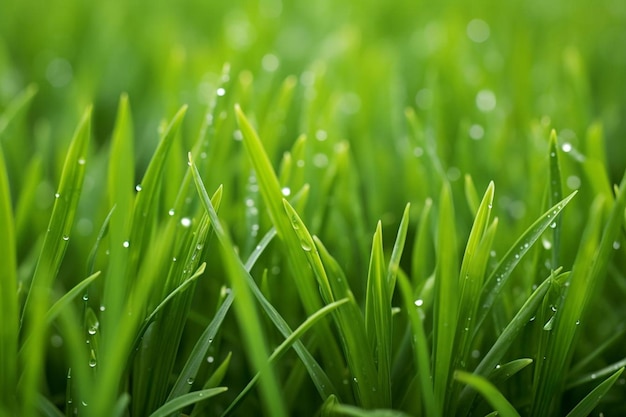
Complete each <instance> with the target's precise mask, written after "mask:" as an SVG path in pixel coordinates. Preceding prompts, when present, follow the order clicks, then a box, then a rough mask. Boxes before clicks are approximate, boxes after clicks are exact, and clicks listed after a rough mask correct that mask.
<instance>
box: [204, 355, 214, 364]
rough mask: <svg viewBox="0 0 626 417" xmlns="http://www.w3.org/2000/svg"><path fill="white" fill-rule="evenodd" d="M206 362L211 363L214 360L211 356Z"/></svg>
mask: <svg viewBox="0 0 626 417" xmlns="http://www.w3.org/2000/svg"><path fill="white" fill-rule="evenodd" d="M206 361H207V362H208V363H213V362H214V361H215V358H214V357H213V356H208V357H207V358H206Z"/></svg>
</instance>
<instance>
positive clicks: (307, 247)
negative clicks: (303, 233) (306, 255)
mask: <svg viewBox="0 0 626 417" xmlns="http://www.w3.org/2000/svg"><path fill="white" fill-rule="evenodd" d="M300 246H301V247H302V250H305V251H307V252H310V251H311V249H312V247H311V244H310V243H309V242H308V241H306V240H304V239H303V240H301V241H300Z"/></svg>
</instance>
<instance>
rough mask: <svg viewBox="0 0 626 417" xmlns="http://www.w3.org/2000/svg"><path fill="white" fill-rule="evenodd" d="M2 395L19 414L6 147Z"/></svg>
mask: <svg viewBox="0 0 626 417" xmlns="http://www.w3.org/2000/svg"><path fill="white" fill-rule="evenodd" d="M0 236H2V239H0V253H2V258H3V259H2V262H0V316H1V317H2V326H0V368H1V369H2V372H0V392H3V393H6V394H5V395H6V400H3V401H2V402H1V406H2V407H3V409H4V411H5V412H6V413H7V414H13V415H17V403H16V401H15V386H16V385H17V350H18V334H19V327H18V326H19V314H20V313H19V307H18V300H17V273H16V271H17V258H16V257H17V255H16V247H15V228H14V220H13V210H12V209H11V190H10V187H9V180H8V178H7V171H6V165H5V161H4V154H3V151H2V146H0Z"/></svg>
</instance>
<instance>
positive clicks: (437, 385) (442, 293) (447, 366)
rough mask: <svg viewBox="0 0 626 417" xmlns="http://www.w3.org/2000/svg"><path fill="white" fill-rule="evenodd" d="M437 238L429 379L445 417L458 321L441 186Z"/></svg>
mask: <svg viewBox="0 0 626 417" xmlns="http://www.w3.org/2000/svg"><path fill="white" fill-rule="evenodd" d="M438 224H439V227H438V229H439V235H438V241H437V270H436V276H435V303H434V307H433V326H434V328H433V378H434V391H435V401H436V403H437V408H438V409H440V410H443V414H444V415H447V414H448V412H447V411H446V410H448V407H451V406H453V404H452V401H448V398H447V396H448V395H449V393H450V385H451V378H452V370H453V369H452V367H453V364H454V358H453V353H454V352H453V349H454V346H455V340H454V339H455V333H456V326H457V321H458V299H459V270H458V261H457V255H456V252H457V246H456V244H457V243H456V229H455V217H454V208H453V202H452V191H451V190H450V186H449V184H448V183H444V186H443V188H442V191H441V198H440V201H439V223H438Z"/></svg>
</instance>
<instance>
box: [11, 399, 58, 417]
mask: <svg viewBox="0 0 626 417" xmlns="http://www.w3.org/2000/svg"><path fill="white" fill-rule="evenodd" d="M37 400H38V407H37V408H38V409H39V412H40V413H41V415H42V416H44V417H65V416H64V415H63V413H62V412H61V410H59V409H58V408H57V407H56V405H54V404H53V403H52V401H50V400H49V399H48V398H47V397H45V396H43V395H39V396H38V397H37ZM2 415H4V414H2Z"/></svg>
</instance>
